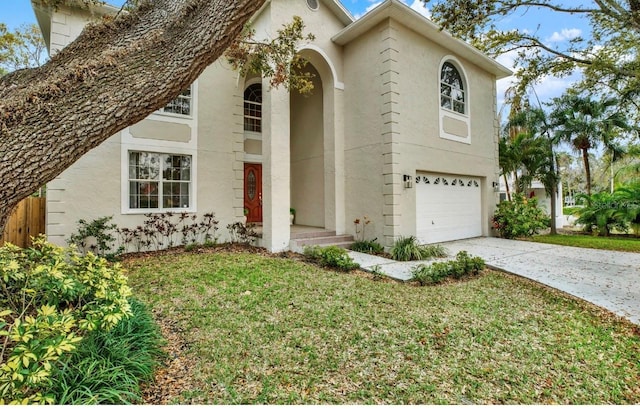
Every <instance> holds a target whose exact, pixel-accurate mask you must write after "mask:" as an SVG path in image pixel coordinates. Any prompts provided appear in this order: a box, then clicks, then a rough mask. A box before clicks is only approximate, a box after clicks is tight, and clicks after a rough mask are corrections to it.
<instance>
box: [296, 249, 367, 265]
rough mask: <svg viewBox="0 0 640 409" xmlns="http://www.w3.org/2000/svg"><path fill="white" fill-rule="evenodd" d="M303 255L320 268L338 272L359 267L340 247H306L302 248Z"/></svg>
mask: <svg viewBox="0 0 640 409" xmlns="http://www.w3.org/2000/svg"><path fill="white" fill-rule="evenodd" d="M304 255H305V256H307V257H309V258H310V259H312V260H313V261H315V262H317V263H318V264H320V266H322V267H332V268H337V269H339V270H344V271H351V270H355V269H356V268H358V267H360V265H359V264H358V263H355V262H354V261H353V259H352V258H351V257H349V253H348V252H347V250H345V249H343V248H342V247H337V246H329V247H320V246H307V247H305V248H304Z"/></svg>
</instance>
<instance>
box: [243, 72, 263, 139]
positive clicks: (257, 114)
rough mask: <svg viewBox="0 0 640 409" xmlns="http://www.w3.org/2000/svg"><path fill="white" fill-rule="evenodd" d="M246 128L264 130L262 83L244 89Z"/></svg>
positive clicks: (248, 129)
mask: <svg viewBox="0 0 640 409" xmlns="http://www.w3.org/2000/svg"><path fill="white" fill-rule="evenodd" d="M244 130H245V131H249V132H262V84H260V83H257V84H251V85H249V86H248V87H247V89H245V90H244Z"/></svg>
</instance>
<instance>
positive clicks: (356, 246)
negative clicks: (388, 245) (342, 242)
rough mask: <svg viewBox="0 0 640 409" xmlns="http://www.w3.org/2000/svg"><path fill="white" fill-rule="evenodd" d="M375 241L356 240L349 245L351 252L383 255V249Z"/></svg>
mask: <svg viewBox="0 0 640 409" xmlns="http://www.w3.org/2000/svg"><path fill="white" fill-rule="evenodd" d="M376 240H377V239H373V240H358V241H356V242H354V243H353V244H352V245H351V250H353V251H357V252H360V253H368V254H380V253H384V247H382V245H381V244H380V243H378V242H377V241H376Z"/></svg>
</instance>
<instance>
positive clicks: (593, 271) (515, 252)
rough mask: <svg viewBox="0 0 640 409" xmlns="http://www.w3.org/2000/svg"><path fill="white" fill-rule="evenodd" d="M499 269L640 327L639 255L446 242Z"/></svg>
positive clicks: (496, 242)
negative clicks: (599, 308) (573, 297)
mask: <svg viewBox="0 0 640 409" xmlns="http://www.w3.org/2000/svg"><path fill="white" fill-rule="evenodd" d="M444 245H445V247H447V249H449V252H450V254H451V255H454V254H456V253H457V252H458V251H460V250H466V251H468V252H469V254H473V255H476V256H480V257H482V258H484V259H485V261H486V262H487V264H488V265H489V266H491V267H494V268H496V269H500V270H504V271H507V272H510V273H513V274H517V275H520V276H523V277H527V278H530V279H532V280H535V281H538V282H540V283H543V284H546V285H548V286H550V287H554V288H557V289H559V290H562V291H564V292H566V293H569V294H571V295H574V296H576V297H579V298H582V299H584V300H586V301H589V302H591V303H592V304H596V305H599V306H601V307H604V308H606V309H607V310H609V311H612V312H614V313H616V314H618V315H620V316H622V317H625V318H627V319H628V320H629V321H631V322H633V323H636V324H640V254H638V253H625V252H620V251H608V250H594V249H583V248H577V247H566V246H557V245H554V244H542V243H531V242H526V241H517V240H504V239H497V238H492V237H481V238H476V239H468V240H460V241H454V242H449V243H444Z"/></svg>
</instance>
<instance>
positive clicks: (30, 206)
mask: <svg viewBox="0 0 640 409" xmlns="http://www.w3.org/2000/svg"><path fill="white" fill-rule="evenodd" d="M46 203H47V198H46V197H28V198H26V199H24V200H23V201H22V202H20V203H19V204H18V206H17V207H16V208H15V209H14V210H13V213H11V216H10V217H9V221H8V222H7V225H6V226H5V229H4V233H3V235H2V237H1V238H0V245H1V244H3V243H4V242H9V243H13V244H15V245H16V246H20V247H28V246H30V245H31V236H34V237H35V236H37V235H38V234H41V233H43V234H44V232H45V213H46Z"/></svg>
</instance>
